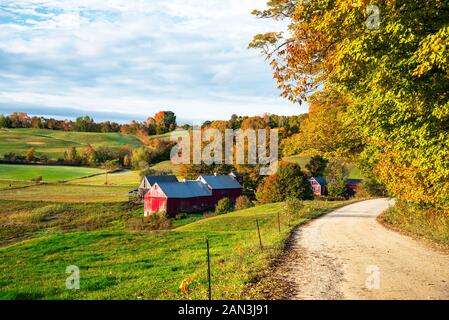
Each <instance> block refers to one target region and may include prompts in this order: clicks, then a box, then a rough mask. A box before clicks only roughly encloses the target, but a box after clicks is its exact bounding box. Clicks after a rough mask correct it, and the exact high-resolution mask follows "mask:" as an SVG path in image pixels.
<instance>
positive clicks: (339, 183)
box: [325, 160, 348, 197]
mask: <svg viewBox="0 0 449 320" xmlns="http://www.w3.org/2000/svg"><path fill="white" fill-rule="evenodd" d="M325 177H326V180H327V189H328V192H329V195H330V196H332V197H345V196H346V194H347V192H346V180H347V178H348V169H347V167H346V165H345V163H344V162H343V161H342V160H331V161H330V162H329V164H328V166H327V168H326V171H325Z"/></svg>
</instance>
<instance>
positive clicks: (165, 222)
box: [128, 212, 172, 231]
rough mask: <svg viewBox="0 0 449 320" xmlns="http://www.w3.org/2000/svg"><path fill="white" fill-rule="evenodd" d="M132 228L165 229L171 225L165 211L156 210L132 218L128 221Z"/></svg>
mask: <svg viewBox="0 0 449 320" xmlns="http://www.w3.org/2000/svg"><path fill="white" fill-rule="evenodd" d="M128 225H129V227H130V228H131V229H132V230H139V231H141V230H167V229H170V228H171V227H172V221H171V220H170V219H169V218H168V217H167V214H166V213H165V212H157V213H154V214H152V215H150V216H149V217H144V218H133V219H131V220H130V222H129V223H128Z"/></svg>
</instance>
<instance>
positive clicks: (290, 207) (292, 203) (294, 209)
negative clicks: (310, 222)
mask: <svg viewBox="0 0 449 320" xmlns="http://www.w3.org/2000/svg"><path fill="white" fill-rule="evenodd" d="M303 208H304V204H303V202H302V201H301V200H299V199H297V198H289V199H287V201H286V202H285V206H284V214H286V215H288V216H294V215H297V214H298V213H299V212H300V211H301V210H302V209H303Z"/></svg>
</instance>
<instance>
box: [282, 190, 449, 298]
mask: <svg viewBox="0 0 449 320" xmlns="http://www.w3.org/2000/svg"><path fill="white" fill-rule="evenodd" d="M389 205H392V200H389V199H375V200H368V201H363V202H359V203H355V204H351V205H348V206H346V207H343V208H340V209H338V210H335V211H333V212H331V213H329V214H327V215H325V216H323V217H322V218H319V219H317V220H315V221H313V222H311V223H310V224H308V225H306V226H304V227H301V228H299V229H297V230H296V232H295V233H294V234H293V240H292V248H291V249H293V250H295V251H297V253H298V254H297V255H296V256H299V258H297V259H296V260H295V261H289V263H291V265H290V266H289V268H288V270H289V272H288V275H286V276H287V280H288V281H291V282H293V283H294V285H295V288H296V290H295V294H294V295H293V296H292V297H291V298H292V299H449V256H448V255H446V254H443V253H440V252H437V251H435V250H433V249H431V248H429V247H428V246H427V245H424V244H422V243H420V242H418V241H416V240H413V239H412V238H410V237H407V236H404V235H401V234H399V233H397V232H394V231H391V230H388V229H386V228H385V227H383V226H382V225H381V224H379V223H378V222H377V221H376V217H377V216H378V215H379V214H381V213H382V212H383V211H385V210H386V209H388V207H389Z"/></svg>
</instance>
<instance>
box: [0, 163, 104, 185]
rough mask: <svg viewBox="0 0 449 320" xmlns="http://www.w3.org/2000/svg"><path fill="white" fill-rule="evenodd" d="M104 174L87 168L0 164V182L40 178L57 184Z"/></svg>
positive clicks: (101, 171)
mask: <svg viewBox="0 0 449 320" xmlns="http://www.w3.org/2000/svg"><path fill="white" fill-rule="evenodd" d="M103 172H104V170H101V169H96V168H86V167H71V166H43V165H21V164H17V165H13V164H0V180H25V181H29V180H31V179H34V178H36V177H39V176H40V177H42V181H44V182H57V181H69V180H73V179H76V178H81V177H86V176H91V175H95V174H100V173H103Z"/></svg>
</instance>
